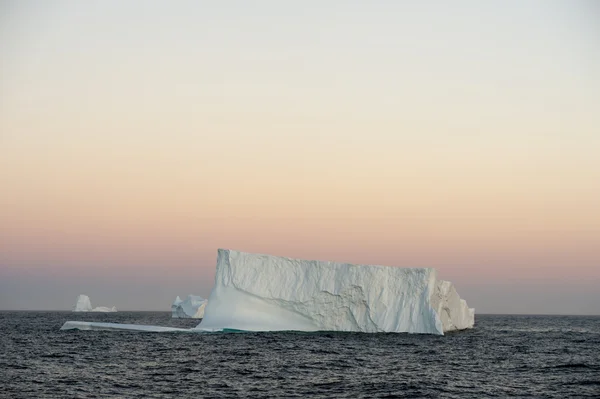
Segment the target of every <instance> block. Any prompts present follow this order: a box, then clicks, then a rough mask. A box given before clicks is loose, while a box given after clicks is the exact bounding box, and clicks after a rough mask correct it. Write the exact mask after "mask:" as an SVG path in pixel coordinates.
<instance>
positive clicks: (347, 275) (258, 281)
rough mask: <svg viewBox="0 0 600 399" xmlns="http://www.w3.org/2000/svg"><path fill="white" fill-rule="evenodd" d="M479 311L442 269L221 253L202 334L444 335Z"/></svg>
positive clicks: (470, 323)
mask: <svg viewBox="0 0 600 399" xmlns="http://www.w3.org/2000/svg"><path fill="white" fill-rule="evenodd" d="M473 324H474V311H473V310H472V309H469V308H468V307H467V304H466V302H465V301H464V300H462V299H460V297H459V296H458V294H457V293H456V290H455V289H454V287H453V286H452V284H451V283H449V282H444V281H441V280H440V281H438V280H437V278H436V271H435V269H430V268H398V267H388V266H372V265H352V264H347V263H338V262H326V261H307V260H300V259H290V258H284V257H277V256H269V255H260V254H249V253H244V252H238V251H232V250H225V249H220V250H219V251H218V257H217V271H216V276H215V286H214V288H213V291H212V292H211V295H210V297H209V299H208V304H207V305H206V309H205V314H204V319H203V321H202V322H201V323H200V324H199V325H198V327H196V329H198V330H205V331H217V330H222V329H238V330H251V331H277V330H299V331H317V330H326V331H363V332H410V333H430V334H443V333H444V332H445V331H451V330H457V329H464V328H470V327H472V326H473Z"/></svg>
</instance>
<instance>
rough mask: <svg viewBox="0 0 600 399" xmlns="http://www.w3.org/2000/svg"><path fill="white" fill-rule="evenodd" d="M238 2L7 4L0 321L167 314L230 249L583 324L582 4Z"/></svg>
mask: <svg viewBox="0 0 600 399" xmlns="http://www.w3.org/2000/svg"><path fill="white" fill-rule="evenodd" d="M475 4H477V3H475ZM238 6H239V7H235V8H233V9H226V8H224V7H221V6H217V5H200V4H196V5H192V4H188V5H185V7H184V6H182V7H183V8H186V7H188V8H189V9H187V10H177V12H175V10H172V9H163V8H162V7H165V6H161V5H156V4H152V5H149V6H148V8H147V9H144V12H143V13H142V14H139V13H138V11H139V10H137V9H134V8H135V7H133V8H132V7H131V6H127V5H119V4H118V3H89V4H80V3H78V2H62V3H56V4H53V5H50V3H49V4H45V5H37V6H34V5H33V3H17V2H15V3H12V4H11V5H10V6H7V10H5V11H6V12H5V13H3V15H2V17H1V18H2V20H1V21H0V22H2V23H0V26H2V28H1V31H0V51H1V53H2V54H3V57H2V59H1V60H0V70H2V71H3V73H2V74H1V75H0V308H1V309H69V308H70V307H71V306H72V302H74V300H75V298H76V296H77V295H78V294H79V293H85V294H88V295H90V296H91V297H92V301H93V302H94V303H102V304H111V305H113V304H115V305H117V307H118V308H122V309H132V310H133V309H142V310H168V308H169V305H170V302H171V301H172V299H173V298H175V296H176V295H180V296H183V295H187V294H190V293H192V294H199V295H203V296H208V294H209V293H210V289H211V287H212V279H213V276H214V267H215V260H216V250H217V248H232V249H238V250H244V251H248V252H260V253H269V254H274V255H282V256H289V257H297V258H307V259H323V260H336V261H347V262H352V263H368V264H384V265H393V266H404V267H409V266H410V267H414V266H427V267H435V268H437V269H438V271H439V275H440V277H442V278H444V279H448V280H451V281H453V282H454V283H455V285H456V286H457V287H458V289H459V292H460V293H461V295H462V296H463V297H465V298H466V299H467V300H468V301H469V304H470V305H471V306H474V307H476V308H477V309H478V311H483V312H496V313H498V312H507V313H515V312H518V313H572V314H580V313H584V314H590V313H591V314H598V309H600V290H598V289H597V288H596V287H597V286H598V284H600V245H599V243H600V206H599V204H600V156H599V154H600V113H599V112H598V104H600V94H599V93H600V75H599V72H598V71H600V64H599V62H600V57H598V54H599V49H600V42H599V41H598V39H597V38H598V37H600V35H599V33H600V32H598V29H597V28H598V27H597V25H596V20H594V19H593V18H590V12H597V10H588V9H587V8H586V7H587V6H586V5H585V3H584V2H573V3H560V2H539V3H538V2H531V3H530V4H528V5H527V6H523V5H522V4H520V3H516V2H515V3H510V4H507V5H506V6H505V5H502V7H500V6H495V5H493V4H488V5H478V6H470V7H466V8H465V9H463V10H460V7H458V9H457V8H455V7H454V6H453V7H450V8H448V7H449V6H445V5H443V3H441V4H439V6H438V7H434V8H428V7H424V6H423V7H422V6H419V5H411V6H408V5H404V6H400V5H392V4H387V5H386V4H383V3H381V4H380V3H377V4H372V5H367V4H363V5H353V6H349V5H345V4H344V3H336V2H332V4H329V5H327V6H323V5H321V6H319V7H317V8H314V7H316V3H315V4H312V5H310V4H306V5H305V6H303V7H300V8H301V10H299V9H296V7H291V6H290V5H287V6H286V5H282V4H277V3H273V4H270V5H269V6H267V5H265V4H263V5H262V6H260V7H257V8H256V9H247V8H245V7H244V6H243V5H242V4H239V5H238ZM403 7H404V8H403ZM317 9H318V10H319V12H318V13H317V12H314V11H315V10H317ZM332 15H335V18H336V23H335V24H332V23H330V21H331V20H330V18H332ZM428 26H435V27H437V28H439V29H438V30H436V29H429V28H426V27H428Z"/></svg>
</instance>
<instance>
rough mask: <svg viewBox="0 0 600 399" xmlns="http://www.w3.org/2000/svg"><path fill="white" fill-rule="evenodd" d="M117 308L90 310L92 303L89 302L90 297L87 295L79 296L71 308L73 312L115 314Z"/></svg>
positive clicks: (103, 307) (101, 307)
mask: <svg viewBox="0 0 600 399" xmlns="http://www.w3.org/2000/svg"><path fill="white" fill-rule="evenodd" d="M116 311H117V308H116V307H114V306H113V307H112V308H108V307H106V306H98V307H95V308H92V302H91V301H90V297H89V296H87V295H79V296H78V297H77V302H76V303H75V306H74V307H73V312H116Z"/></svg>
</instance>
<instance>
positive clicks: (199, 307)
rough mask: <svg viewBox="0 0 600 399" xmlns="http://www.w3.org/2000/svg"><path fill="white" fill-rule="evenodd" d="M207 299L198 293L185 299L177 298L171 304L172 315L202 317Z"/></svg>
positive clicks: (187, 317) (184, 317) (177, 316)
mask: <svg viewBox="0 0 600 399" xmlns="http://www.w3.org/2000/svg"><path fill="white" fill-rule="evenodd" d="M206 303H207V301H206V299H204V298H202V297H201V296H198V295H189V296H188V297H187V298H185V300H184V301H182V300H181V298H179V296H178V297H177V298H175V301H173V304H172V305H171V317H173V318H180V319H201V318H203V317H204V308H205V307H206Z"/></svg>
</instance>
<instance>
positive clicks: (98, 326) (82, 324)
mask: <svg viewBox="0 0 600 399" xmlns="http://www.w3.org/2000/svg"><path fill="white" fill-rule="evenodd" d="M60 329H61V330H102V331H106V330H119V331H146V332H172V331H179V332H190V331H191V329H189V328H174V327H161V326H148V325H141V324H119V323H97V322H88V321H67V322H65V324H63V326H62V327H61V328H60Z"/></svg>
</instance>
